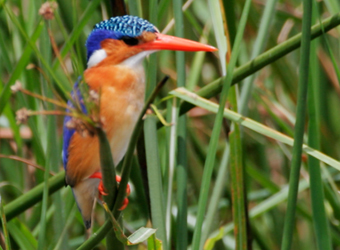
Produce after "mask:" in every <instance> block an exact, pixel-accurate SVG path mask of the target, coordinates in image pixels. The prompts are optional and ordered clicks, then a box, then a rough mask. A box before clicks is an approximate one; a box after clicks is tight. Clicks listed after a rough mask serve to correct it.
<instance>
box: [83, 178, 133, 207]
mask: <svg viewBox="0 0 340 250" xmlns="http://www.w3.org/2000/svg"><path fill="white" fill-rule="evenodd" d="M90 178H98V179H100V182H99V185H98V198H99V199H100V200H103V199H102V196H103V195H104V196H106V195H108V193H107V192H106V190H105V187H104V183H103V181H102V173H100V172H96V173H94V174H93V175H91V176H90ZM121 180H122V177H120V176H119V175H116V181H117V182H118V185H119V183H120V181H121ZM130 193H131V188H130V184H129V183H128V184H127V186H126V196H129V195H130ZM128 204H129V199H128V198H127V197H126V198H125V199H124V200H123V204H122V206H121V207H120V208H119V209H118V210H119V211H122V210H124V209H125V208H126V207H127V205H128Z"/></svg>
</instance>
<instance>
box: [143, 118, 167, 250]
mask: <svg viewBox="0 0 340 250" xmlns="http://www.w3.org/2000/svg"><path fill="white" fill-rule="evenodd" d="M156 121H157V118H156V117H154V116H147V118H146V119H145V120H144V135H145V138H148V139H147V140H145V152H146V162H147V164H148V180H149V187H150V200H151V219H152V226H153V228H157V232H156V236H157V238H158V239H160V240H161V241H162V242H163V246H164V249H167V238H166V231H165V216H164V215H165V210H164V195H163V184H162V173H161V168H160V160H159V155H158V140H157V127H156Z"/></svg>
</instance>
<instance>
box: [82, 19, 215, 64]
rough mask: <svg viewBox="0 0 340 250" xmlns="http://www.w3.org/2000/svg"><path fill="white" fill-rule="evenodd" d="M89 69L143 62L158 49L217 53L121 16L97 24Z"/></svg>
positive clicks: (89, 46)
mask: <svg viewBox="0 0 340 250" xmlns="http://www.w3.org/2000/svg"><path fill="white" fill-rule="evenodd" d="M86 47H87V66H88V68H90V67H94V66H97V65H101V64H106V65H107V64H112V65H115V64H120V63H122V62H124V61H128V63H130V64H133V63H140V62H141V60H142V59H143V58H144V57H145V56H147V55H149V54H151V53H153V52H155V51H158V50H182V51H215V50H217V49H216V48H214V47H212V46H209V45H205V44H201V43H198V42H195V41H191V40H187V39H183V38H178V37H174V36H168V35H164V34H161V33H159V31H158V29H157V28H156V27H155V26H154V25H153V24H151V23H149V22H148V21H146V20H144V19H142V18H139V17H135V16H128V15H126V16H118V17H112V18H110V19H109V20H105V21H102V22H100V23H98V24H96V25H95V27H94V29H93V31H92V32H91V33H90V35H89V37H88V39H87V42H86Z"/></svg>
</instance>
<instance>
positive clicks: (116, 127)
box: [63, 15, 217, 229]
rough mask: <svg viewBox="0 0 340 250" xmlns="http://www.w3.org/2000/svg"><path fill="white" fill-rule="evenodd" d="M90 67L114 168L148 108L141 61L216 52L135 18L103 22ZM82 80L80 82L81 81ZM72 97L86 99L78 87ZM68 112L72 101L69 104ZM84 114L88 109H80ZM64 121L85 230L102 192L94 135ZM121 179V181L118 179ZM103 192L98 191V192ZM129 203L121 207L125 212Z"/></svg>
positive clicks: (69, 171) (69, 173)
mask: <svg viewBox="0 0 340 250" xmlns="http://www.w3.org/2000/svg"><path fill="white" fill-rule="evenodd" d="M86 48H87V69H86V70H85V71H84V74H83V81H84V82H85V83H86V84H87V85H88V87H89V89H90V90H91V91H94V92H96V93H100V104H99V115H100V118H101V121H102V127H103V129H104V131H105V132H106V135H107V138H108V140H109V143H110V147H111V153H112V157H113V162H114V164H115V166H117V165H118V163H119V162H120V161H121V160H122V158H123V157H124V155H125V153H126V150H127V147H128V143H129V140H130V137H131V135H132V132H133V129H134V126H135V124H136V122H137V118H138V116H139V114H140V112H141V110H142V108H143V105H144V98H145V97H144V95H145V76H144V69H143V65H142V61H143V59H144V58H145V57H146V56H147V55H150V54H151V53H154V52H156V51H158V50H181V51H215V50H217V49H216V48H214V47H212V46H209V45H204V44H201V43H198V42H195V41H191V40H187V39H183V38H178V37H173V36H169V35H164V34H161V33H159V31H158V29H157V28H156V27H155V26H154V25H153V24H151V23H150V22H148V21H146V20H144V19H142V18H139V17H135V16H128V15H125V16H118V17H112V18H110V19H109V20H105V21H102V22H100V23H98V24H96V25H95V26H94V29H93V30H92V32H91V33H90V35H89V36H88V39H87V41H86ZM78 81H79V80H78ZM72 98H73V99H79V100H82V98H83V97H82V94H81V93H80V91H79V89H78V83H76V84H75V87H74V90H73V93H72ZM68 105H69V107H70V108H72V107H74V106H73V105H74V101H72V102H71V101H69V102H68ZM81 108H82V110H83V112H84V113H86V112H87V110H86V107H85V105H81ZM71 119H72V118H71V117H70V116H66V117H65V120H64V132H63V133H64V134H63V139H64V144H63V163H64V169H65V171H66V177H65V181H66V184H67V185H70V186H71V188H72V191H73V195H74V197H75V200H76V203H77V205H78V208H79V210H80V212H81V214H82V217H83V220H84V224H85V227H86V228H87V229H88V228H90V227H91V214H92V207H93V204H94V200H95V198H96V197H98V196H100V193H102V194H103V184H102V182H101V168H100V159H99V140H98V137H97V136H96V135H88V136H84V135H82V134H81V133H79V131H78V130H76V129H75V128H72V127H70V126H68V123H69V122H70V121H71ZM117 181H119V177H117ZM98 190H99V192H98ZM127 202H128V200H127V199H126V200H125V201H124V204H123V205H122V206H123V207H122V208H124V207H125V206H126V205H127Z"/></svg>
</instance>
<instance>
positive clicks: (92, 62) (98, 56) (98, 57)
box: [87, 49, 107, 68]
mask: <svg viewBox="0 0 340 250" xmlns="http://www.w3.org/2000/svg"><path fill="white" fill-rule="evenodd" d="M106 57H107V54H106V51H105V50H104V49H98V50H96V51H95V52H93V53H92V55H91V56H90V58H89V61H88V62H87V68H91V67H93V66H96V65H97V64H98V63H100V62H101V61H103V60H104V59H105V58H106Z"/></svg>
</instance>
